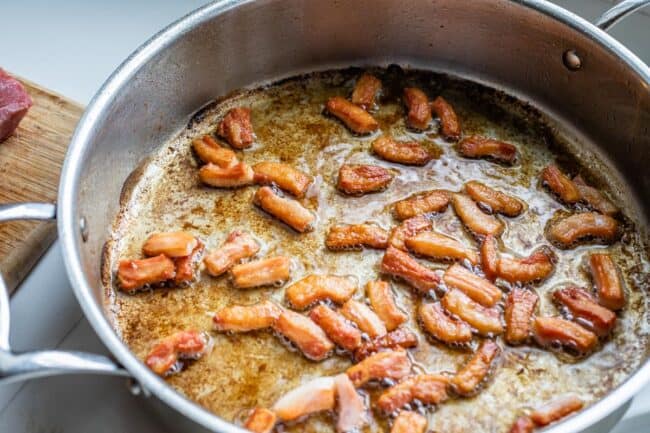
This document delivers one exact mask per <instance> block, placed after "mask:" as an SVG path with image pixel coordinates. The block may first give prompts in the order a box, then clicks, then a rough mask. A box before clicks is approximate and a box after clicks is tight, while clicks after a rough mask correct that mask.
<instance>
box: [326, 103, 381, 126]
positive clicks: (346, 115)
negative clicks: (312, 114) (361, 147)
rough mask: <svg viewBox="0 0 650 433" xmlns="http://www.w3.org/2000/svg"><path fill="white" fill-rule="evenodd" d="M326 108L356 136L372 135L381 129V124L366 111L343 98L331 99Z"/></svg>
mask: <svg viewBox="0 0 650 433" xmlns="http://www.w3.org/2000/svg"><path fill="white" fill-rule="evenodd" d="M325 108H326V109H327V111H328V112H329V113H330V114H331V115H332V116H334V117H336V118H338V119H339V120H340V121H341V122H343V124H345V126H347V127H348V128H349V129H350V130H351V131H352V132H354V133H356V134H362V135H365V134H370V133H371V132H374V131H376V130H377V129H378V128H379V123H377V121H376V120H375V119H374V118H373V117H372V116H371V115H370V114H368V112H367V111H366V110H364V109H363V108H361V107H358V106H356V105H354V104H353V103H352V102H350V101H348V100H347V99H345V98H343V97H341V96H334V97H332V98H330V99H329V100H328V101H327V104H326V105H325Z"/></svg>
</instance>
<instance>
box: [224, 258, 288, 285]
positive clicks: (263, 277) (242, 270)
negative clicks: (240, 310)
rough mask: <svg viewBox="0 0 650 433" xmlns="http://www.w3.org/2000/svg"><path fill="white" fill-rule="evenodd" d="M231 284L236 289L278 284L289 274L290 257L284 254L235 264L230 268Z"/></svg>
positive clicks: (284, 280)
mask: <svg viewBox="0 0 650 433" xmlns="http://www.w3.org/2000/svg"><path fill="white" fill-rule="evenodd" d="M230 273H231V274H232V282H233V285H234V286H235V287H236V288H238V289H250V288H253V287H261V286H270V285H278V284H282V283H285V282H286V281H287V280H288V279H289V276H290V274H291V259H290V258H288V257H284V256H277V257H272V258H269V259H263V260H257V261H254V262H248V263H243V264H241V265H235V266H233V267H232V269H231V270H230Z"/></svg>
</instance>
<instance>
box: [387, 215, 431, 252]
mask: <svg viewBox="0 0 650 433" xmlns="http://www.w3.org/2000/svg"><path fill="white" fill-rule="evenodd" d="M432 228H433V223H432V222H431V220H430V219H429V218H427V217H426V216H424V215H418V216H416V217H413V218H409V219H407V220H404V221H402V223H401V224H400V225H398V226H397V227H395V228H394V229H393V230H391V232H390V237H389V238H388V245H390V246H391V247H393V248H399V249H400V250H403V251H406V244H405V241H406V240H407V239H408V238H412V237H413V236H415V235H417V234H418V233H420V232H423V231H425V230H431V229H432Z"/></svg>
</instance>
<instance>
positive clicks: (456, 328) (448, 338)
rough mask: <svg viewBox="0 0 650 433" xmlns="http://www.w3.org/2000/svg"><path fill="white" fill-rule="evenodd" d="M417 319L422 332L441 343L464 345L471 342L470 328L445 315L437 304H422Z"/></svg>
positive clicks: (460, 321)
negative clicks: (420, 324)
mask: <svg viewBox="0 0 650 433" xmlns="http://www.w3.org/2000/svg"><path fill="white" fill-rule="evenodd" d="M418 317H419V319H420V323H422V326H423V327H424V330H425V331H426V332H427V333H429V334H430V335H431V336H432V337H434V338H435V339H437V340H440V341H442V342H443V343H447V344H465V343H469V342H470V341H471V340H472V328H470V326H469V325H468V324H467V323H465V322H463V321H462V320H459V319H457V318H455V317H451V316H449V315H447V314H446V313H445V311H444V310H443V308H442V306H441V305H440V303H439V302H436V303H433V304H425V303H422V304H421V305H420V308H419V310H418Z"/></svg>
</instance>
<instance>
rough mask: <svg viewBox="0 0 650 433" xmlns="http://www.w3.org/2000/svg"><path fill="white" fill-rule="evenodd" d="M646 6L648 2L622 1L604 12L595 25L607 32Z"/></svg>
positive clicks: (649, 0)
mask: <svg viewBox="0 0 650 433" xmlns="http://www.w3.org/2000/svg"><path fill="white" fill-rule="evenodd" d="M647 5H650V0H624V1H622V2H620V3H619V4H617V5H616V6H614V7H613V8H611V9H608V10H607V11H605V13H603V14H602V15H601V16H600V18H598V19H597V20H596V23H595V24H596V25H597V26H598V27H600V28H601V29H602V30H605V31H608V30H609V29H611V28H612V27H614V25H616V23H618V22H619V21H621V20H622V19H623V18H625V17H626V16H628V15H630V14H631V13H634V12H636V11H637V10H639V9H641V8H642V7H644V6H647Z"/></svg>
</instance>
